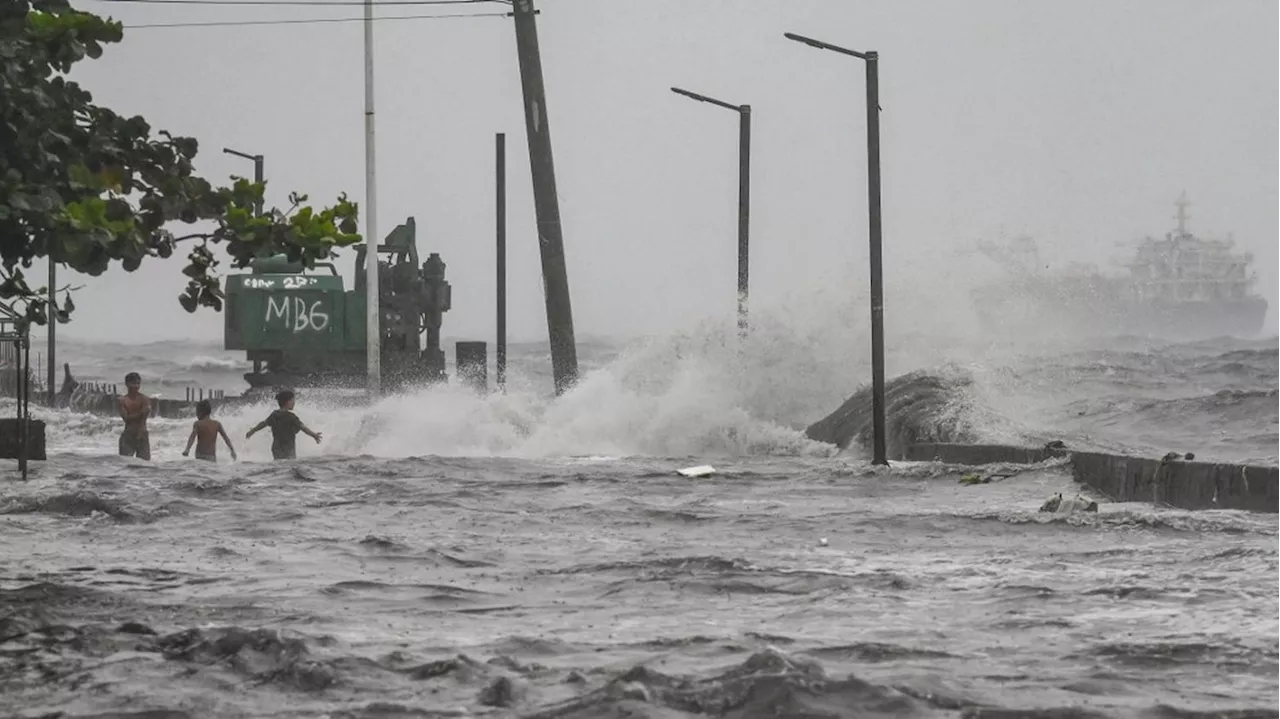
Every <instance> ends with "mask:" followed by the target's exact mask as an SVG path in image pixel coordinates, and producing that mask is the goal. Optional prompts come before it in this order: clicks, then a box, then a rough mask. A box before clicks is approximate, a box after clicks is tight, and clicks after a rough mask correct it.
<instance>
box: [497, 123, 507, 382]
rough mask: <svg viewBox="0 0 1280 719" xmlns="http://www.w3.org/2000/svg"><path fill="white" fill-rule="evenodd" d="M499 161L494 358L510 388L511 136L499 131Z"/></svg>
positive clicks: (498, 371)
mask: <svg viewBox="0 0 1280 719" xmlns="http://www.w3.org/2000/svg"><path fill="white" fill-rule="evenodd" d="M495 140H496V147H495V150H496V154H495V161H496V164H497V167H496V173H495V192H494V194H495V204H496V207H495V208H494V217H495V220H496V223H495V224H496V225H497V228H496V230H497V241H498V247H497V271H498V277H497V280H498V303H497V304H498V342H497V347H496V353H497V356H496V357H495V359H494V364H495V367H494V370H495V373H494V374H495V381H496V382H497V385H498V390H499V391H503V392H505V391H506V389H507V136H506V134H504V133H501V132H499V133H498V134H497V136H496V138H495Z"/></svg>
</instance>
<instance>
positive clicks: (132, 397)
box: [120, 372, 151, 461]
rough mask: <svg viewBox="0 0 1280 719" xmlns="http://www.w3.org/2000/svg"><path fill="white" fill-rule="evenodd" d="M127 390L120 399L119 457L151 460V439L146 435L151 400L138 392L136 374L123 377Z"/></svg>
mask: <svg viewBox="0 0 1280 719" xmlns="http://www.w3.org/2000/svg"><path fill="white" fill-rule="evenodd" d="M124 386H125V387H126V388H127V389H128V392H127V393H126V394H125V396H123V397H121V398H120V419H123V420H124V431H123V432H121V433H120V455H121V456H124V457H137V458H138V459H145V460H148V461H150V460H151V437H150V436H149V435H148V434H147V417H148V416H150V415H151V398H150V397H147V396H146V395H145V394H142V393H141V392H139V391H138V388H139V387H141V386H142V377H140V376H139V375H138V373H137V372H130V373H129V374H127V375H125V376H124Z"/></svg>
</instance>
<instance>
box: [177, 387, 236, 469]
mask: <svg viewBox="0 0 1280 719" xmlns="http://www.w3.org/2000/svg"><path fill="white" fill-rule="evenodd" d="M212 414H213V405H212V404H210V403H209V400H207V399H202V400H200V402H199V403H198V404H196V422H195V424H193V425H191V436H190V437H187V448H186V449H184V450H182V456H183V457H186V456H188V455H189V454H190V453H191V445H192V444H195V445H196V459H203V460H205V461H208V462H217V461H218V437H222V439H223V440H224V441H225V442H226V443H227V449H229V450H231V459H232V460H234V459H235V458H236V448H235V447H232V446H231V438H230V437H228V436H227V432H226V430H224V429H223V428H222V423H221V422H219V421H218V420H216V419H214V418H213V417H212V416H211V415H212Z"/></svg>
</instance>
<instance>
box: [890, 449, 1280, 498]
mask: <svg viewBox="0 0 1280 719" xmlns="http://www.w3.org/2000/svg"><path fill="white" fill-rule="evenodd" d="M904 454H905V457H904V459H907V460H909V461H914V462H930V461H939V462H945V463H947V464H968V465H979V464H992V463H995V462H1009V463H1014V464H1035V463H1038V462H1043V461H1045V460H1048V459H1053V458H1056V457H1070V462H1071V472H1072V475H1073V476H1074V477H1075V479H1076V481H1077V482H1080V483H1081V484H1084V485H1086V486H1089V487H1091V488H1093V489H1095V490H1097V491H1099V492H1101V493H1102V494H1104V495H1106V496H1107V497H1110V498H1111V500H1112V501H1116V502H1152V503H1155V504H1164V505H1169V506H1172V507H1178V508H1181V509H1244V510H1249V511H1252V512H1269V513H1273V514H1274V513H1276V512H1277V505H1278V504H1280V493H1278V492H1277V489H1278V487H1280V468H1277V467H1263V466H1257V465H1244V464H1213V463H1209V462H1189V461H1183V460H1180V459H1177V460H1170V461H1165V460H1159V459H1145V458H1142V457H1126V456H1124V455H1120V454H1109V453H1104V452H1077V451H1071V450H1069V449H1060V448H1037V447H1017V446H1011V445H996V444H942V443H922V444H913V445H910V446H908V447H907V448H906V452H905V453H904Z"/></svg>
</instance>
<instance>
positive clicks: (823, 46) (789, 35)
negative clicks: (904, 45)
mask: <svg viewBox="0 0 1280 719" xmlns="http://www.w3.org/2000/svg"><path fill="white" fill-rule="evenodd" d="M782 36H783V37H785V38H786V39H788V40H795V41H796V42H802V43H804V44H805V45H808V46H809V47H816V48H818V49H819V50H831V51H833V52H838V53H840V54H841V55H852V56H853V57H857V58H861V59H863V60H867V59H870V58H874V57H875V53H874V52H873V53H865V52H858V51H857V50H850V49H849V48H847V47H840V46H839V45H832V44H831V43H829V42H823V41H821V40H814V39H813V38H811V37H805V36H804V35H797V34H795V33H793V32H784V33H782Z"/></svg>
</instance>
